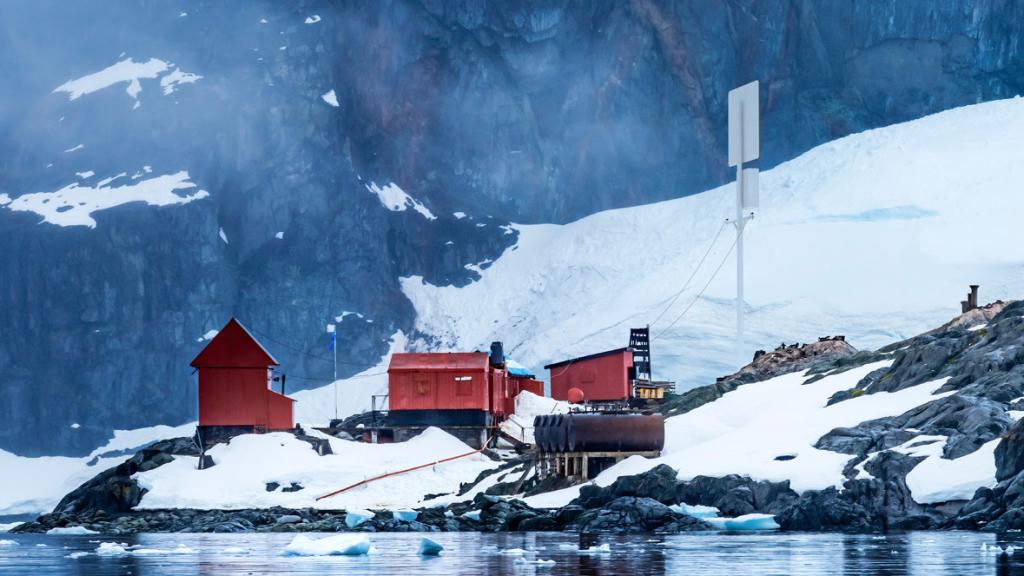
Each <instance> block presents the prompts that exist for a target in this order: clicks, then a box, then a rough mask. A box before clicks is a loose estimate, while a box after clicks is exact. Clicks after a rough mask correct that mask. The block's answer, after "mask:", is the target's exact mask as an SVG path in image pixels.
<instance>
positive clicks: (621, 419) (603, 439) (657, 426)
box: [566, 414, 665, 452]
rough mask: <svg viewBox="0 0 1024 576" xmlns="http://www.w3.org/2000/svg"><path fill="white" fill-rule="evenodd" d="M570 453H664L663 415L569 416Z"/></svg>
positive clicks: (567, 435) (567, 427) (567, 441)
mask: <svg viewBox="0 0 1024 576" xmlns="http://www.w3.org/2000/svg"><path fill="white" fill-rule="evenodd" d="M566 420H567V426H566V444H567V448H568V451H570V452H654V451H658V452H660V451H661V449H662V448H664V447H665V419H664V418H663V417H662V416H661V415H660V414H569V415H567V416H566Z"/></svg>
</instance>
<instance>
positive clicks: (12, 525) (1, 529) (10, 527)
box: [0, 522, 24, 532]
mask: <svg viewBox="0 0 1024 576" xmlns="http://www.w3.org/2000/svg"><path fill="white" fill-rule="evenodd" d="M22 524H24V522H11V523H8V524H3V523H0V532H10V531H11V530H14V529H15V528H17V527H18V526H21V525H22Z"/></svg>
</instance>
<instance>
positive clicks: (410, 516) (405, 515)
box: [391, 510, 420, 522]
mask: <svg viewBox="0 0 1024 576" xmlns="http://www.w3.org/2000/svg"><path fill="white" fill-rule="evenodd" d="M419 515H420V513H419V512H417V511H415V510H392V511H391V517H392V518H394V519H395V520H401V521H403V522H415V521H416V518H418V517H419Z"/></svg>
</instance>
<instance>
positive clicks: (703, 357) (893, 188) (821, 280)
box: [403, 98, 1024, 388]
mask: <svg viewBox="0 0 1024 576" xmlns="http://www.w3.org/2000/svg"><path fill="white" fill-rule="evenodd" d="M1022 149H1024V99H1021V98H1015V99H1011V100H1003V101H996V102H990V103H986V104H979V105H974V106H967V107H963V108H959V109H954V110H950V111H947V112H943V113H940V114H935V115H933V116H929V117H925V118H922V119H920V120H915V121H912V122H907V123H905V124H899V125H894V126H890V127H886V128H881V129H877V130H871V131H868V132H864V133H860V134H856V135H853V136H849V137H846V138H843V139H840V140H837V141H834V142H831V143H828V144H825V145H822V146H819V147H817V148H815V149H813V150H811V151H809V152H807V153H805V154H803V155H802V156H800V157H798V158H796V159H795V160H793V161H790V162H787V163H785V164H782V165H780V166H778V167H776V168H775V169H772V170H770V171H766V172H764V173H763V174H762V175H761V209H760V210H758V211H757V214H756V218H755V219H754V221H753V222H752V224H751V225H750V226H748V227H747V232H746V234H745V244H746V249H747V256H746V262H747V268H746V270H747V273H746V278H747V291H746V300H747V301H748V304H749V306H750V308H749V310H750V311H749V316H748V321H747V326H748V338H747V341H746V343H745V344H744V345H743V346H742V347H741V348H740V349H737V346H736V345H735V341H734V330H735V319H734V312H733V307H734V300H733V298H734V293H735V264H734V262H733V259H732V256H731V255H729V252H730V250H731V248H732V245H733V242H734V237H735V233H734V231H733V229H732V228H731V227H726V228H724V229H722V230H721V234H717V233H718V231H719V230H720V229H721V228H722V226H723V224H722V223H723V220H724V219H725V218H727V217H729V216H731V215H732V213H733V210H734V208H733V205H734V198H735V191H734V188H733V187H732V186H725V187H721V188H717V189H714V190H710V191H708V192H705V193H702V194H698V195H696V196H690V197H686V198H681V199H678V200H672V201H667V202H661V203H658V204H652V205H647V206H638V207H633V208H626V209H620V210H611V211H607V212H602V213H599V214H595V215H593V216H590V217H588V218H584V219H582V220H579V221H576V222H573V223H571V224H568V225H564V226H561V225H529V226H527V225H521V226H516V229H517V230H518V231H519V241H518V243H517V245H516V246H514V247H512V248H510V249H508V250H507V251H506V252H505V253H504V255H502V256H501V257H500V258H498V259H497V260H496V261H495V262H494V263H493V264H492V265H491V266H489V267H488V268H486V269H484V270H482V271H480V276H481V277H480V279H479V280H478V281H476V282H473V283H471V284H469V285H468V286H465V287H462V288H456V287H438V286H433V285H430V284H425V283H424V282H423V280H422V279H421V278H419V277H410V278H405V279H404V280H403V290H404V291H405V293H406V294H407V295H408V297H409V298H410V300H412V302H413V304H414V305H415V307H416V311H417V314H418V320H417V328H418V329H419V330H420V331H421V332H422V333H424V334H426V335H428V336H430V337H433V338H436V339H437V340H431V339H429V338H428V339H424V340H423V341H421V342H420V345H421V346H423V347H439V348H444V349H448V348H450V349H467V350H468V349H475V348H481V347H485V346H486V345H487V343H489V342H490V341H492V340H503V341H504V343H505V349H506V350H507V351H509V352H510V353H511V354H512V355H514V356H515V357H516V358H517V359H518V360H519V361H520V362H522V363H524V364H526V365H528V366H530V367H531V368H534V369H538V370H539V369H540V368H541V366H542V365H543V364H544V363H546V362H549V361H554V360H560V359H564V358H568V357H571V356H575V355H580V354H586V353H591V352H596V351H599V350H603V349H608V348H612V347H617V346H623V345H625V344H626V342H627V339H628V329H629V328H630V327H631V326H642V325H644V324H647V323H651V324H652V333H653V335H654V339H653V342H652V354H653V366H654V371H655V373H656V376H657V377H661V378H666V379H673V380H675V381H677V382H678V383H679V384H680V387H681V388H689V387H692V386H695V385H701V384H707V383H710V382H713V381H714V377H716V376H719V375H723V374H728V373H731V372H733V371H734V370H735V368H736V367H737V366H739V365H741V364H743V363H745V362H746V361H747V360H748V359H749V358H750V356H751V355H752V353H753V351H754V350H756V349H758V348H767V347H770V346H775V345H777V344H778V343H779V342H780V341H790V342H792V341H797V340H799V341H808V340H812V339H814V338H816V337H817V336H821V335H826V334H836V333H843V334H846V335H847V337H848V339H849V340H850V341H851V343H853V344H854V345H855V346H857V347H860V348H873V347H877V346H879V345H882V344H885V343H888V342H892V341H895V340H898V339H902V338H905V337H907V336H909V335H912V334H916V333H919V332H922V331H924V330H925V329H927V328H929V327H932V326H935V325H937V324H938V323H939V322H940V321H943V320H945V319H947V318H948V317H949V316H951V315H952V314H953V313H955V312H957V311H958V309H959V301H960V300H961V299H962V297H963V294H964V292H965V291H966V290H967V285H968V284H972V283H980V284H981V285H982V298H983V300H985V301H990V300H994V299H996V298H1001V297H1006V296H1008V294H1009V289H1010V287H1012V286H1015V285H1018V284H1019V282H1020V281H1021V280H1022V279H1024V266H1022V264H1024V254H1022V253H1021V251H1020V248H1019V247H1020V245H1021V241H1022V240H1024V231H1022V230H1024V229H1022V228H1021V226H1020V225H1019V222H1018V220H1019V215H1020V214H1021V213H1024V194H1021V193H1020V186H1019V183H1020V182H1022V181H1024V162H1021V150H1022ZM723 162H724V156H723ZM716 234H717V235H716ZM713 239H716V240H715V242H714V244H713V247H712V249H711V251H710V254H709V255H708V257H707V259H706V262H705V263H704V265H703V266H702V267H701V268H700V269H699V270H698V271H697V273H696V275H695V277H694V278H693V281H692V282H691V284H690V285H689V287H688V288H687V290H686V291H685V293H683V294H682V295H681V296H680V297H679V298H678V299H676V300H675V302H674V304H672V305H671V306H669V307H668V310H667V312H666V313H664V315H663V316H660V315H661V313H662V311H663V310H665V308H666V306H668V304H669V303H670V302H672V299H673V296H674V295H675V294H676V293H677V291H678V290H679V289H680V288H681V287H682V286H683V284H684V282H685V281H686V279H687V277H689V276H690V274H691V273H692V271H693V270H694V268H695V267H696V266H697V264H698V262H699V261H700V260H701V257H702V256H703V255H704V254H705V252H706V251H707V249H708V246H709V245H711V244H712V240H713ZM719 267H721V270H720V272H719V273H718V274H717V276H715V277H714V279H713V280H710V279H711V278H712V276H713V273H714V272H715V270H716V269H717V268H719ZM709 280H710V285H709V286H708V289H707V291H706V292H705V293H704V294H703V295H702V296H701V297H700V298H698V299H696V300H695V301H694V298H695V296H696V295H697V293H698V292H700V290H701V289H702V288H703V287H704V286H705V285H706V284H708V282H709ZM691 302H694V303H693V305H692V308H690V309H689V311H688V312H687V313H686V314H685V315H684V316H682V318H680V319H679V320H678V321H677V322H676V323H675V324H674V325H671V323H672V322H673V320H674V319H676V318H677V317H679V316H680V314H682V313H683V312H684V310H686V309H687V308H688V307H690V305H691ZM659 316H660V318H659ZM670 325H671V327H670ZM663 331H664V333H663ZM428 342H429V344H428ZM436 342H440V344H439V345H438V344H437V343H436ZM538 374H545V373H544V371H542V370H539V371H538Z"/></svg>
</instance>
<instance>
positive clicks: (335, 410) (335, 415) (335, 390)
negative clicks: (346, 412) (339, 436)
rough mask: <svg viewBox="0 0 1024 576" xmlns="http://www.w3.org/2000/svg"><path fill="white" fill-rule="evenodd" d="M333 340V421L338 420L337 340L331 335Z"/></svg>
mask: <svg viewBox="0 0 1024 576" xmlns="http://www.w3.org/2000/svg"><path fill="white" fill-rule="evenodd" d="M332 336H333V337H334V340H333V342H332V346H331V348H334V419H335V420H337V419H338V338H337V336H336V335H332Z"/></svg>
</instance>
